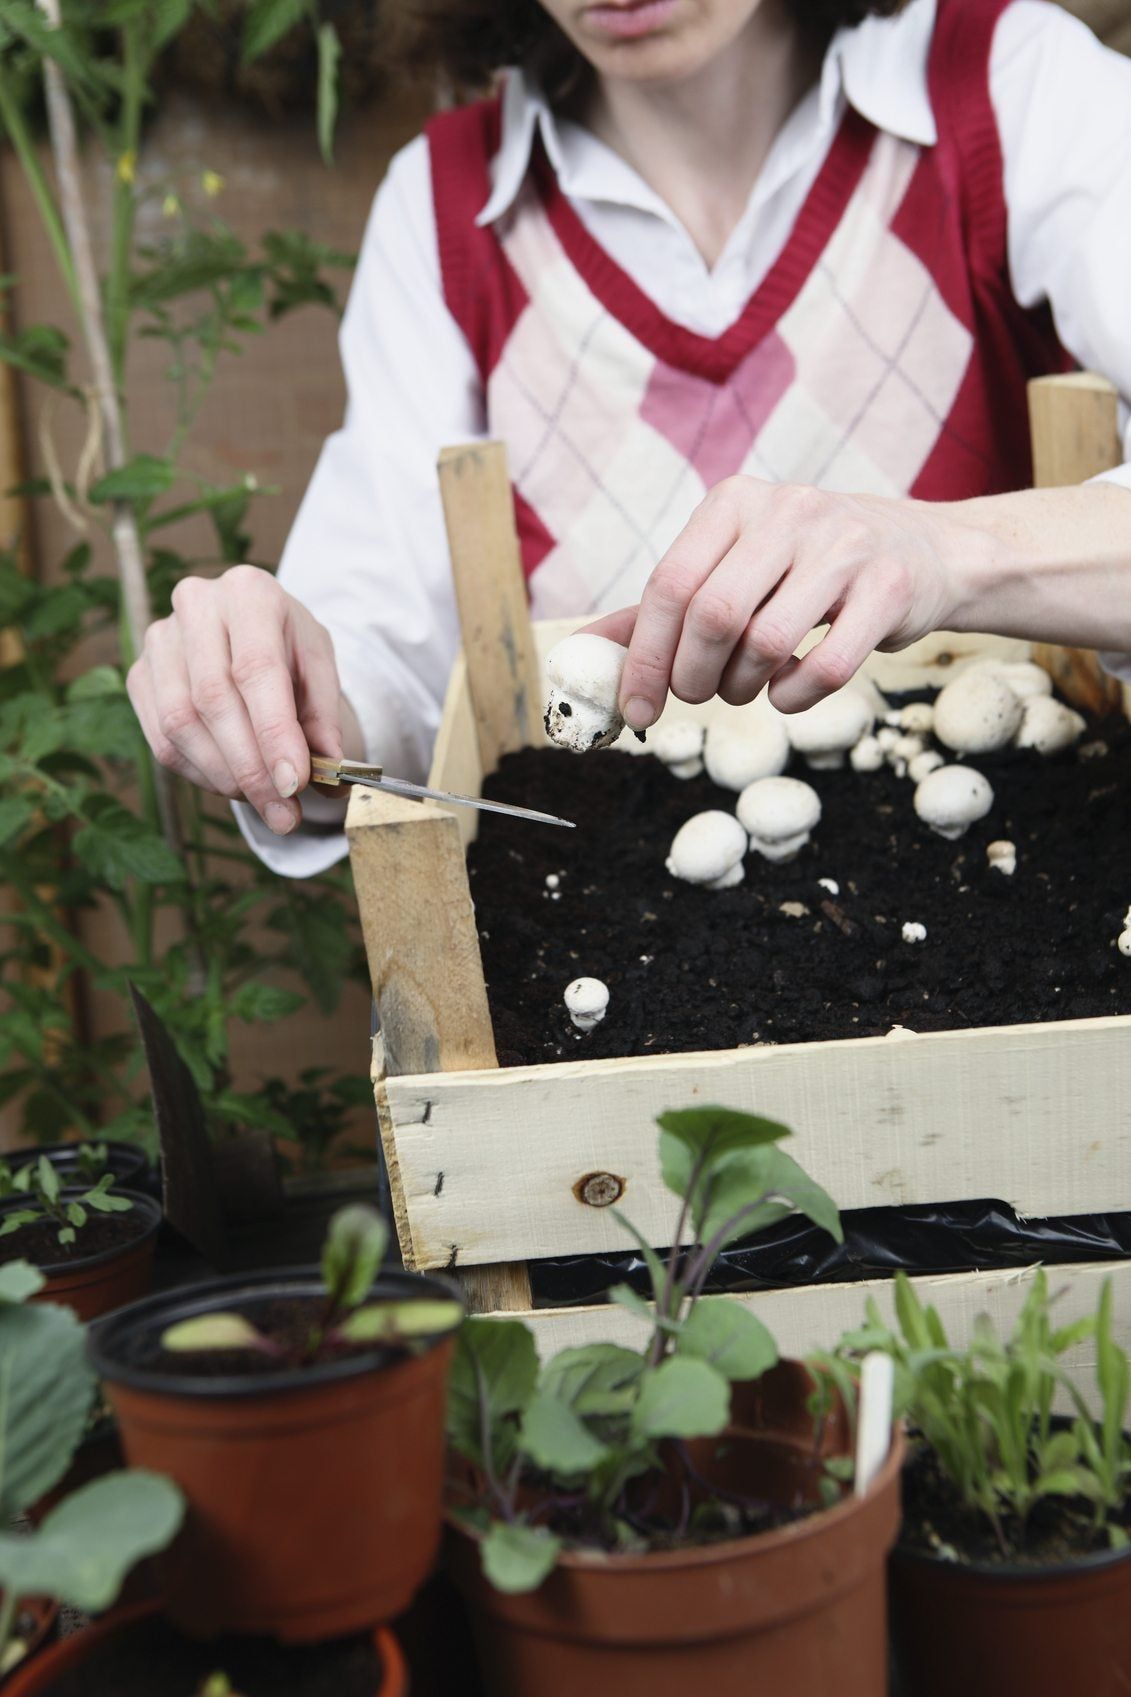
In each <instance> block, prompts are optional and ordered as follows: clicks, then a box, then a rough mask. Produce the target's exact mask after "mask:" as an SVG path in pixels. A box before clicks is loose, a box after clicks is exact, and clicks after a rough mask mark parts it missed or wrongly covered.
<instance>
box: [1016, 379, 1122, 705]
mask: <svg viewBox="0 0 1131 1697" xmlns="http://www.w3.org/2000/svg"><path fill="white" fill-rule="evenodd" d="M1118 409H1119V397H1118V395H1117V393H1116V390H1115V387H1114V385H1113V384H1111V383H1109V382H1108V380H1107V378H1106V377H1099V376H1097V375H1096V373H1095V372H1092V371H1071V372H1061V373H1059V374H1058V375H1056V376H1053V377H1034V378H1033V379H1032V381H1031V382H1030V384H1029V431H1030V436H1031V439H1032V445H1033V486H1034V488H1036V489H1064V488H1067V487H1069V486H1072V485H1074V484H1078V483H1085V482H1087V480H1088V478H1090V477H1098V476H1099V474H1100V473H1101V472H1104V471H1110V470H1111V468H1112V467H1113V466H1117V465H1119V464H1120V462H1121V460H1122V459H1123V451H1122V445H1121V443H1120V439H1119V411H1118ZM1033 659H1034V660H1036V662H1037V663H1038V665H1041V666H1043V667H1044V669H1045V671H1046V672H1048V674H1049V676H1050V677H1051V678H1052V680H1053V683H1054V684H1055V685H1056V687H1057V689H1058V690H1059V691H1060V693H1061V694H1062V695H1063V696H1064V698H1065V699H1066V700H1067V701H1070V702H1071V703H1072V704H1073V706H1075V707H1082V708H1084V709H1086V710H1087V711H1088V712H1091V713H1097V714H1101V715H1102V714H1104V713H1110V712H1114V711H1116V710H1117V709H1118V708H1120V707H1122V706H1123V687H1122V685H1121V684H1120V682H1119V679H1118V678H1114V677H1112V676H1111V674H1110V673H1108V672H1106V671H1105V670H1104V668H1103V666H1102V664H1101V663H1100V658H1099V656H1098V654H1096V653H1095V652H1094V651H1093V650H1092V649H1090V648H1060V647H1058V646H1057V645H1056V644H1054V643H1048V642H1038V643H1034V644H1033Z"/></svg>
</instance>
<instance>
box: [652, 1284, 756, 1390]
mask: <svg viewBox="0 0 1131 1697" xmlns="http://www.w3.org/2000/svg"><path fill="white" fill-rule="evenodd" d="M675 1347H676V1353H677V1354H678V1355H685V1356H693V1357H696V1358H697V1359H698V1360H700V1361H706V1362H708V1363H709V1365H710V1366H712V1367H716V1368H717V1369H718V1371H719V1372H720V1373H722V1374H724V1375H725V1376H726V1377H727V1378H728V1379H757V1378H760V1377H761V1375H762V1374H763V1373H765V1372H768V1371H769V1369H770V1368H771V1367H772V1366H773V1365H774V1363H775V1362H776V1361H777V1359H778V1350H777V1345H776V1344H775V1342H774V1340H773V1337H772V1336H771V1335H770V1332H769V1331H768V1330H767V1328H766V1327H765V1326H764V1325H763V1324H762V1322H761V1320H759V1319H758V1317H757V1316H756V1315H754V1314H752V1313H751V1312H750V1310H749V1309H748V1308H744V1307H743V1306H742V1305H741V1303H740V1302H739V1301H737V1300H736V1299H735V1298H734V1297H730V1296H704V1297H700V1298H699V1300H698V1301H697V1302H696V1303H695V1305H694V1306H693V1308H692V1310H691V1313H690V1314H689V1315H688V1317H687V1319H686V1320H685V1321H684V1322H683V1325H682V1326H681V1327H680V1329H679V1335H678V1337H677V1338H676V1345H675Z"/></svg>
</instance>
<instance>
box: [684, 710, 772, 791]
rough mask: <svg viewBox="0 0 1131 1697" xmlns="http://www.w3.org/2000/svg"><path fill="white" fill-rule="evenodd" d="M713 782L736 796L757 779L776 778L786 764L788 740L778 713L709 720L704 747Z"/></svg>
mask: <svg viewBox="0 0 1131 1697" xmlns="http://www.w3.org/2000/svg"><path fill="white" fill-rule="evenodd" d="M703 764H704V765H705V766H706V768H707V776H708V777H709V778H710V779H711V781H712V783H715V784H718V785H719V786H720V788H722V789H724V790H734V791H735V792H736V793H737V792H738V791H740V790H744V789H745V788H746V786H747V784H752V783H754V782H755V781H756V780H757V779H758V778H772V777H776V776H777V774H778V773H779V772H784V770H785V768H786V766H787V765H788V764H789V737H788V736H787V735H786V729H785V724H784V721H783V719H782V715H781V714H780V713H775V712H773V710H772V709H770V708H769V707H767V708H765V709H763V710H762V711H761V712H757V713H748V714H745V715H743V716H742V717H739V716H738V715H737V714H736V715H733V716H731V715H726V716H725V717H722V718H718V719H712V721H711V723H710V725H709V726H708V727H707V739H706V741H705V743H704V744H703Z"/></svg>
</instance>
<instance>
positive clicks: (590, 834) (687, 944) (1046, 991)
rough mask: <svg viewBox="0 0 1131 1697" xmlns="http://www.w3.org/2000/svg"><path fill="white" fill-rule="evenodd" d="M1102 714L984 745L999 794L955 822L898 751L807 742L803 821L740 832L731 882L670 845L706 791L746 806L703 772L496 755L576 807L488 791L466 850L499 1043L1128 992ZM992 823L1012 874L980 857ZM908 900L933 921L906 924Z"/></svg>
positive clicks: (719, 1033)
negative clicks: (809, 791) (680, 856)
mask: <svg viewBox="0 0 1131 1697" xmlns="http://www.w3.org/2000/svg"><path fill="white" fill-rule="evenodd" d="M905 699H909V698H905ZM1100 738H1102V740H1103V743H1104V744H1105V745H1106V752H1101V753H1098V754H1095V753H1094V754H1092V755H1090V756H1087V755H1083V754H1080V753H1079V752H1078V751H1077V750H1075V749H1073V750H1070V751H1069V752H1068V753H1066V754H1064V755H1060V756H1056V757H1053V758H1051V759H1050V758H1047V757H1045V756H1042V755H1039V754H1037V753H1035V752H1032V751H1029V750H1024V751H1020V750H1012V749H1007V750H1005V751H1003V752H1001V753H997V754H990V755H980V756H979V757H978V758H977V759H976V760H971V761H970V764H971V765H972V766H974V767H976V769H977V770H979V771H981V772H983V773H984V774H985V776H986V777H987V778H988V779H989V781H990V783H991V784H992V785H993V788H994V792H995V797H994V805H993V807H992V808H991V810H990V812H989V814H988V816H987V817H986V818H985V819H983V820H981V821H979V822H978V823H976V824H974V825H972V826H971V827H970V829H969V830H968V831H967V832H966V834H965V835H964V836H963V837H961V838H960V839H958V840H957V841H947V840H946V839H945V838H943V837H941V836H938V835H937V834H936V833H935V832H933V831H932V830H930V829H929V828H928V827H927V826H926V825H925V824H924V823H923V822H922V821H921V820H920V819H919V818H918V817H917V816H916V814H915V811H914V808H913V806H912V797H913V795H914V790H915V786H914V784H913V783H912V782H911V781H910V780H909V779H907V778H900V777H897V776H896V774H895V772H894V771H893V770H892V769H891V768H889V767H884V768H882V769H881V770H880V771H877V772H856V771H854V770H853V769H852V768H851V767H846V768H845V769H844V770H843V771H824V772H810V771H809V770H807V769H806V768H805V767H804V766H803V764H802V763H801V762H800V761H799V760H798V759H797V758H796V757H795V758H794V761H793V763H792V764H791V766H790V768H789V772H790V774H791V775H793V776H796V777H802V778H804V779H805V780H806V781H807V782H808V783H810V784H812V786H813V787H814V788H815V789H816V790H817V792H818V794H819V795H820V798H821V802H822V808H823V812H822V817H821V820H820V822H819V824H818V825H817V827H816V829H815V831H814V832H813V836H812V840H811V841H810V842H809V843H808V844H807V846H806V847H805V848H804V849H802V851H801V852H800V854H799V855H798V856H797V857H796V859H794V860H791V861H787V862H784V863H779V864H773V863H771V862H769V861H767V860H765V859H763V858H762V857H761V856H759V855H756V854H750V855H748V856H747V858H746V876H745V879H744V881H743V882H742V883H741V884H738V885H736V886H735V887H733V888H731V889H726V890H709V889H705V888H701V887H697V886H694V885H691V884H687V883H683V882H681V881H680V880H679V879H676V878H673V877H672V876H670V874H669V873H668V872H667V871H666V869H665V864H664V862H665V858H666V856H667V854H668V851H669V848H670V845H671V841H672V838H673V837H674V835H675V833H676V831H677V830H678V829H679V827H680V826H681V825H682V824H683V823H684V822H685V821H686V820H688V819H690V818H691V817H692V815H693V814H695V813H698V812H701V811H703V810H705V809H709V808H717V809H721V810H723V811H725V812H727V813H733V812H734V809H735V803H736V800H737V797H736V796H735V795H734V793H733V792H732V791H729V790H723V789H720V788H718V787H717V786H716V785H715V784H713V783H712V782H711V780H710V779H709V778H708V777H707V776H706V775H705V774H704V775H702V776H700V777H698V778H692V779H689V780H680V779H677V778H675V777H673V776H672V775H671V773H670V772H669V771H668V769H667V768H666V767H665V766H663V765H662V764H661V763H660V762H659V761H658V760H655V759H651V758H645V757H642V756H641V757H635V756H631V755H625V754H622V753H619V752H616V751H609V752H599V753H595V754H591V755H583V756H575V755H570V754H565V753H562V752H561V751H559V750H551V749H527V750H524V751H522V752H521V753H518V754H511V755H507V756H506V757H505V758H504V759H503V761H502V763H501V765H500V768H499V770H498V772H497V773H495V774H494V775H493V776H492V777H490V778H489V779H488V780H487V782H486V784H485V785H484V793H485V795H487V796H490V797H492V798H495V799H498V800H503V801H510V802H517V803H519V804H520V805H522V806H526V807H533V808H538V809H542V810H545V811H548V812H553V813H556V814H560V815H563V816H564V817H565V818H567V819H572V820H574V821H575V822H576V825H577V829H576V830H575V831H565V830H561V829H559V828H554V827H551V826H535V825H530V824H528V823H519V822H516V821H514V820H508V819H505V818H503V817H501V816H499V815H495V814H483V815H482V816H481V818H480V823H479V837H478V840H477V841H476V842H475V843H474V844H473V845H472V847H471V849H470V851H469V855H468V865H469V874H470V879H471V890H472V895H473V897H474V900H475V907H476V915H477V921H478V925H479V931H480V939H481V946H482V950H483V964H484V970H485V974H486V979H487V988H488V996H489V1000H490V1006H491V1014H492V1019H493V1021H494V1027H495V1038H496V1045H497V1049H498V1054H499V1062H500V1065H502V1066H515V1065H520V1064H530V1063H537V1062H546V1061H558V1060H576V1059H580V1058H583V1057H598V1056H600V1057H604V1056H615V1055H639V1054H665V1053H676V1052H679V1051H688V1050H695V1049H730V1048H737V1047H741V1046H743V1045H749V1044H756V1043H805V1042H812V1041H815V1040H816V1039H819V1038H842V1037H871V1036H881V1035H884V1034H885V1033H887V1032H889V1031H890V1030H891V1029H892V1027H893V1026H896V1025H900V1026H904V1027H907V1028H909V1029H910V1030H912V1031H939V1030H953V1029H963V1028H969V1027H976V1026H987V1025H1013V1024H1020V1023H1026V1022H1029V1021H1042V1020H1063V1019H1082V1018H1087V1017H1091V1016H1096V1015H1103V1014H1122V1013H1128V1012H1131V959H1128V958H1127V957H1125V956H1123V955H1122V954H1121V953H1120V952H1119V951H1118V949H1117V948H1116V946H1115V939H1116V937H1117V936H1118V935H1119V933H1120V931H1121V930H1122V929H1123V916H1124V914H1125V912H1126V911H1127V908H1128V905H1129V903H1131V872H1129V873H1126V874H1125V873H1124V872H1123V870H1122V869H1123V868H1125V867H1126V866H1127V865H1128V853H1129V851H1131V728H1129V727H1128V724H1127V722H1126V720H1125V719H1124V718H1123V717H1122V716H1119V717H1118V718H1117V719H1114V720H1112V721H1107V722H1105V723H1104V724H1103V725H1101V726H1098V727H1096V726H1089V729H1088V731H1087V732H1086V733H1085V736H1084V738H1083V743H1084V744H1085V745H1087V744H1090V743H1095V742H1096V741H1097V740H1098V739H1100ZM1003 838H1004V839H1008V840H1009V841H1012V842H1013V843H1015V844H1016V846H1017V869H1016V872H1015V873H1014V874H1013V875H1012V877H1010V876H1006V875H1004V874H1003V873H1001V872H999V871H996V870H994V869H993V868H991V867H990V866H989V864H988V862H987V859H986V846H987V844H988V843H990V842H992V841H994V840H995V839H1003ZM547 877H549V878H550V879H551V885H549V886H548V885H547V882H546V880H547ZM820 879H831V880H833V881H835V883H836V884H837V886H838V892H837V894H836V895H835V896H834V895H833V894H832V893H831V892H830V891H829V890H828V889H827V888H825V887H824V886H822V884H821V883H820V882H819V880H820ZM908 922H912V923H917V924H919V925H922V926H924V927H925V928H926V938H925V940H923V941H921V942H908V941H905V940H904V937H903V926H904V925H905V924H906V923H908ZM580 976H590V977H594V978H599V979H602V980H603V981H604V982H605V984H607V985H608V987H609V992H610V998H609V1006H608V1012H607V1014H606V1016H605V1018H604V1019H603V1020H602V1021H601V1022H600V1023H599V1024H598V1025H597V1026H596V1027H595V1028H594V1029H593V1030H591V1031H589V1032H586V1033H580V1032H578V1031H577V1030H576V1029H575V1028H574V1026H573V1025H572V1024H571V1021H570V1017H569V1014H568V1013H567V1011H566V1009H565V1006H564V1005H563V1001H562V995H563V992H564V990H565V987H566V985H567V984H568V983H569V982H570V981H571V980H572V979H574V978H577V977H580Z"/></svg>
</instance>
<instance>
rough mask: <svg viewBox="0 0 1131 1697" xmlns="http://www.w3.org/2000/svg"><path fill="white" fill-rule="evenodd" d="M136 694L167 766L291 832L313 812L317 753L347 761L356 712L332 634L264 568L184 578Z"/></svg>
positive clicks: (130, 682) (147, 649)
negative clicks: (301, 799)
mask: <svg viewBox="0 0 1131 1697" xmlns="http://www.w3.org/2000/svg"><path fill="white" fill-rule="evenodd" d="M126 687H127V688H128V690H129V695H130V700H131V701H132V703H133V706H134V711H135V712H136V714H137V716H138V718H139V719H140V721H141V727H142V730H143V731H144V732H145V735H146V738H147V740H148V742H149V746H150V748H151V749H152V750H153V753H154V755H155V756H156V758H157V759H158V760H159V761H160V763H161V765H162V766H167V767H169V769H170V770H171V771H173V772H177V773H179V774H180V775H181V776H182V777H185V778H188V779H190V780H191V781H192V782H193V783H194V784H199V785H200V787H201V789H205V790H211V791H213V792H214V793H215V794H216V795H222V796H228V797H229V798H231V799H236V798H239V797H243V798H244V799H245V800H247V801H249V802H250V803H251V805H252V806H253V807H254V808H255V809H256V811H257V812H258V813H259V814H260V816H261V817H262V819H263V820H264V822H265V823H266V824H267V825H269V826H270V828H271V830H272V831H276V832H278V833H279V834H280V835H281V836H282V835H285V834H286V833H287V832H288V831H292V830H293V829H294V827H295V826H296V825H297V824H298V822H299V820H300V819H301V817H302V814H301V810H300V808H299V804H298V802H297V801H296V800H295V799H294V797H295V795H296V794H297V792H298V791H300V790H302V789H305V787H306V785H307V784H308V783H309V782H310V750H313V751H314V752H315V753H316V754H324V755H328V756H329V757H330V758H331V759H334V760H338V759H340V758H341V755H342V718H343V710H344V711H345V712H346V713H347V714H349V708H348V704H347V703H345V702H344V701H343V698H342V693H341V686H340V684H339V682H338V669H337V666H336V664H335V661H334V647H333V643H332V642H331V640H330V637H329V634H328V632H327V631H325V630H324V629H323V627H322V626H321V625H320V624H319V623H318V621H317V619H315V618H314V616H313V614H311V613H309V612H308V611H307V609H306V608H305V607H304V606H303V605H302V604H301V602H298V601H296V600H295V599H294V597H293V596H291V595H288V594H287V592H286V590H285V589H283V588H281V586H280V585H279V584H278V583H276V581H275V579H274V578H273V577H272V576H271V575H270V573H269V572H266V571H261V570H260V569H259V568H258V567H256V566H232V567H231V568H230V569H229V570H228V571H226V572H224V574H223V575H222V576H221V577H218V578H214V579H209V578H201V577H186V578H182V579H181V581H180V583H178V584H177V587H176V588H175V589H174V591H173V611H172V614H171V615H170V617H169V618H167V619H158V620H157V621H156V622H155V623H154V624H152V625H150V627H149V629H148V630H147V631H146V633H145V644H144V647H143V650H142V653H141V655H140V656H139V658H138V659H137V660H136V661H135V662H134V664H133V666H132V667H131V668H130V673H129V676H128V678H127V680H126ZM349 717H350V719H352V714H349Z"/></svg>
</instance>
